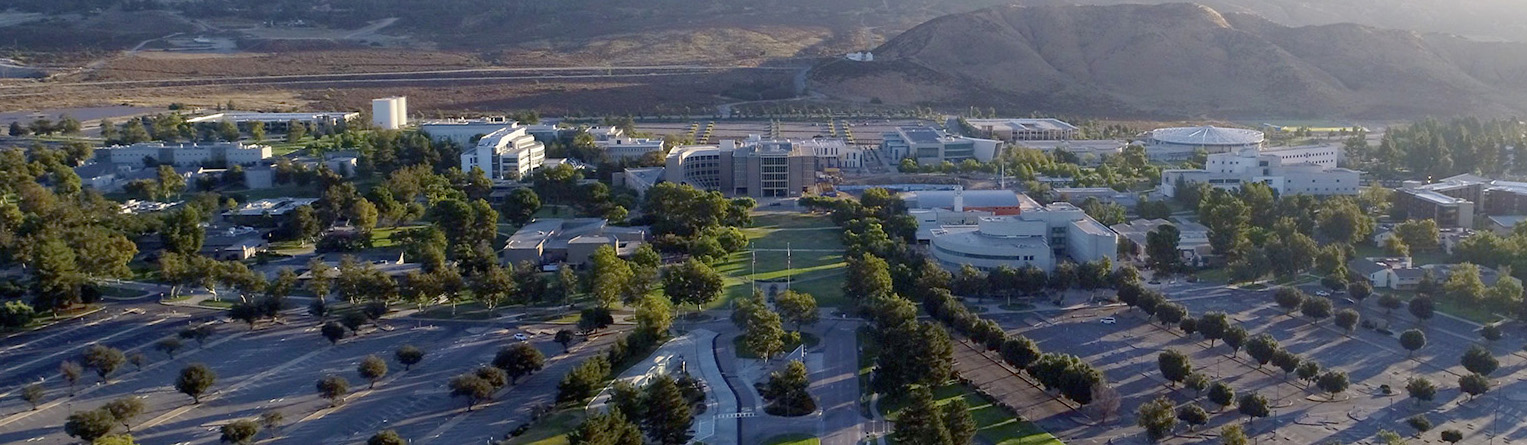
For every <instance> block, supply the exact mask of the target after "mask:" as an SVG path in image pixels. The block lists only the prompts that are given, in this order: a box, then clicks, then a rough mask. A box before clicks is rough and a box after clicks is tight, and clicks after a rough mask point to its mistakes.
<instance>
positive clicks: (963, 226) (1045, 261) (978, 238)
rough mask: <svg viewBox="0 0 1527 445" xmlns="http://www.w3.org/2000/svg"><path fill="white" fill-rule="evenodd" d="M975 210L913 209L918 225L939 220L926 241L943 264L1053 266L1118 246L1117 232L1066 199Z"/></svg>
mask: <svg viewBox="0 0 1527 445" xmlns="http://www.w3.org/2000/svg"><path fill="white" fill-rule="evenodd" d="M956 208H960V205H956ZM979 214H980V213H979V211H944V210H915V211H912V216H913V217H916V219H918V220H919V226H922V225H938V226H936V228H930V229H927V234H928V237H930V240H928V243H930V246H931V252H933V258H936V260H938V261H939V265H941V266H944V268H947V269H959V268H960V266H965V265H970V266H974V268H977V269H982V271H991V269H996V268H999V266H1009V268H1023V266H1028V265H1034V266H1035V268H1040V269H1044V271H1054V269H1055V265H1057V263H1058V261H1060V260H1061V258H1069V260H1070V261H1075V263H1086V261H1098V260H1102V258H1109V260H1112V258H1113V257H1115V252H1118V234H1115V232H1113V231H1112V229H1109V228H1107V226H1104V225H1102V223H1098V222H1096V220H1093V219H1092V217H1087V214H1086V213H1084V211H1081V208H1077V206H1075V205H1070V203H1063V202H1061V203H1051V205H1048V206H1043V208H1037V210H1029V211H1025V213H1022V214H1017V216H979ZM921 232H922V229H921V228H919V234H921Z"/></svg>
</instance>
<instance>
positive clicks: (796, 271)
mask: <svg viewBox="0 0 1527 445" xmlns="http://www.w3.org/2000/svg"><path fill="white" fill-rule="evenodd" d="M743 233H744V234H746V235H747V236H748V240H749V242H750V243H751V244H750V249H756V250H749V251H743V252H739V253H736V254H733V255H732V256H731V258H729V259H727V261H725V262H722V263H719V264H716V265H715V268H716V270H717V271H718V272H721V273H722V274H724V275H726V277H727V280H726V282H727V290H726V296H725V297H724V298H722V299H721V300H720V301H718V302H717V303H716V304H715V306H723V305H725V304H726V303H727V302H729V301H731V300H732V299H733V298H738V297H744V296H747V295H749V294H750V293H752V290H753V288H752V286H751V284H750V283H751V282H752V281H753V280H783V279H785V278H787V277H788V278H789V279H790V280H791V282H792V284H791V288H792V289H794V290H796V291H798V292H806V293H809V294H811V295H812V296H815V297H816V298H817V305H818V306H822V307H829V306H841V305H843V304H844V303H845V302H846V301H845V300H844V298H843V290H842V286H843V283H842V281H843V280H842V277H843V267H844V266H845V264H846V263H844V261H843V255H842V250H843V242H842V240H841V238H840V237H841V236H842V230H841V229H839V228H838V227H837V226H836V225H833V223H832V220H830V219H827V217H825V216H814V215H804V214H798V213H788V214H786V213H768V214H761V215H755V216H754V217H753V225H752V226H751V227H748V228H746V229H743ZM787 246H788V247H789V249H790V252H789V253H788V254H787V253H786V252H785V251H784V249H786V247H787ZM802 249H805V250H802ZM787 263H788V267H787Z"/></svg>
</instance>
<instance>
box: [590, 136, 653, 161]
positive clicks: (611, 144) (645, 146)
mask: <svg viewBox="0 0 1527 445" xmlns="http://www.w3.org/2000/svg"><path fill="white" fill-rule="evenodd" d="M594 146H596V147H599V148H600V149H602V150H604V155H605V156H606V157H608V158H610V160H612V161H622V160H626V159H637V158H641V157H642V156H644V155H646V154H647V153H652V152H662V151H663V140H662V139H633V138H624V137H615V138H609V139H605V140H602V141H601V140H597V139H596V140H595V141H594Z"/></svg>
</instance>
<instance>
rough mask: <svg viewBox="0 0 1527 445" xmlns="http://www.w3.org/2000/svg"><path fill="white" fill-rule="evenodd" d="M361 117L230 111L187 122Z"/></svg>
mask: <svg viewBox="0 0 1527 445" xmlns="http://www.w3.org/2000/svg"><path fill="white" fill-rule="evenodd" d="M360 115H361V114H360V113H356V112H353V111H315V112H311V113H261V112H257V111H229V112H224V113H216V114H209V115H206V116H197V117H193V118H190V119H186V122H189V123H199V122H218V121H222V120H224V119H227V120H230V121H234V122H243V121H261V122H273V121H291V120H295V121H306V120H317V119H334V120H345V119H351V118H354V117H357V116H360Z"/></svg>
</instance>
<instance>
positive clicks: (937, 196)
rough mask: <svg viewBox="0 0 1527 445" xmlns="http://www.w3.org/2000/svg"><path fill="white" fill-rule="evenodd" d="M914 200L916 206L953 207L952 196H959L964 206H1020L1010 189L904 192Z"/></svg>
mask: <svg viewBox="0 0 1527 445" xmlns="http://www.w3.org/2000/svg"><path fill="white" fill-rule="evenodd" d="M904 195H907V197H909V198H911V199H908V201H916V203H915V205H916V207H917V208H923V209H933V208H946V207H947V208H954V197H955V196H956V195H958V196H960V197H961V200H962V201H964V206H965V207H1020V206H1021V204H1022V201H1020V200H1019V199H1018V194H1017V193H1016V192H1013V191H1010V190H965V191H962V192H960V191H953V190H928V191H918V192H907V193H904Z"/></svg>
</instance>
